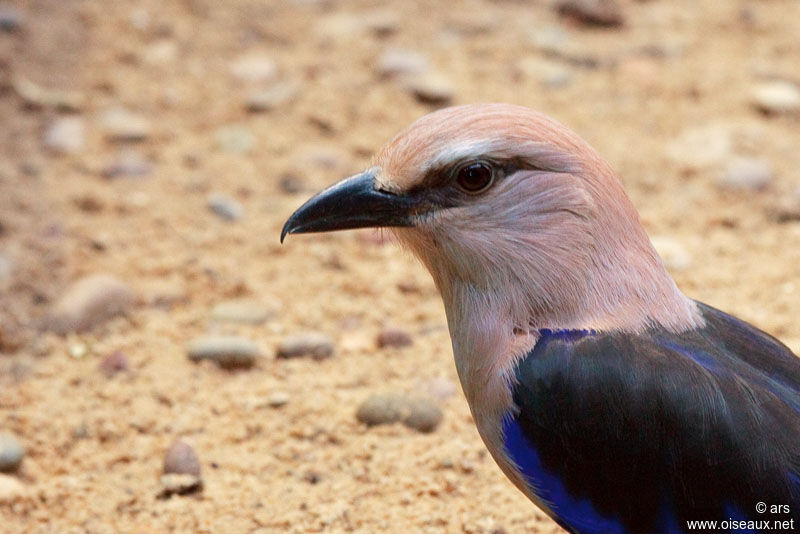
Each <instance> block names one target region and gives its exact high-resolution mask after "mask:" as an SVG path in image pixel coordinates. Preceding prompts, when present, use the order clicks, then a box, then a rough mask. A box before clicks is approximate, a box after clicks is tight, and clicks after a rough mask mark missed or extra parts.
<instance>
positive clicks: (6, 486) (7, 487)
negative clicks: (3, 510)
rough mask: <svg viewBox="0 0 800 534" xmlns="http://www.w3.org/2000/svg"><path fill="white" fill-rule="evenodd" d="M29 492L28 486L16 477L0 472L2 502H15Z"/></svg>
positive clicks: (0, 499)
mask: <svg viewBox="0 0 800 534" xmlns="http://www.w3.org/2000/svg"><path fill="white" fill-rule="evenodd" d="M27 493H28V490H27V488H26V487H25V486H24V485H23V484H22V482H20V481H19V480H17V479H16V478H15V477H12V476H9V475H3V474H0V503H10V502H14V501H16V500H19V499H21V498H23V497H25V496H26V495H27Z"/></svg>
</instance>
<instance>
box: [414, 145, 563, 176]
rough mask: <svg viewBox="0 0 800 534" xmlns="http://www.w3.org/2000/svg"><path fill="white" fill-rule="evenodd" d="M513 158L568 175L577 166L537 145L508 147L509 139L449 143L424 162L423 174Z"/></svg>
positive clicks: (552, 151)
mask: <svg viewBox="0 0 800 534" xmlns="http://www.w3.org/2000/svg"><path fill="white" fill-rule="evenodd" d="M512 156H515V157H522V158H525V159H527V160H529V161H530V162H531V163H534V164H537V166H540V167H542V168H544V169H550V170H553V171H558V172H570V171H573V170H575V168H576V162H575V161H574V158H573V156H572V155H571V154H569V153H568V152H563V151H560V150H557V149H554V147H551V146H548V145H546V144H544V143H538V142H523V143H519V144H515V145H512V146H509V141H508V139H504V138H499V137H498V138H493V139H475V140H467V141H465V140H461V141H457V142H454V143H451V144H449V145H447V146H445V147H444V148H442V149H441V150H439V151H438V152H437V153H436V154H435V155H434V156H433V157H432V158H430V159H429V160H428V161H427V162H426V164H425V167H424V172H428V171H431V170H433V169H439V168H442V167H445V166H447V165H449V164H451V163H453V162H456V161H468V160H474V159H480V158H492V157H497V158H508V157H512Z"/></svg>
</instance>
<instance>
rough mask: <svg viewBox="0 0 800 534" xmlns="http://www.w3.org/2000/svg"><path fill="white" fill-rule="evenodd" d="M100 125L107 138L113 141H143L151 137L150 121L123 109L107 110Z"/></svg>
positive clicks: (101, 118)
mask: <svg viewBox="0 0 800 534" xmlns="http://www.w3.org/2000/svg"><path fill="white" fill-rule="evenodd" d="M100 123H101V126H102V128H103V131H104V133H105V135H106V137H107V138H108V139H110V140H112V141H143V140H145V139H147V138H148V137H150V132H151V127H150V121H149V120H147V118H145V117H144V116H142V115H139V114H138V113H134V112H132V111H130V110H127V109H125V108H122V107H113V108H111V109H108V110H106V111H105V112H104V113H103V114H102V116H101V117H100Z"/></svg>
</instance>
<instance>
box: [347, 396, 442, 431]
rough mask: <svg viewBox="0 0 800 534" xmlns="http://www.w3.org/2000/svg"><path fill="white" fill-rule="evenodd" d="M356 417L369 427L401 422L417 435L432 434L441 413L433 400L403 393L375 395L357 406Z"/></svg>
mask: <svg viewBox="0 0 800 534" xmlns="http://www.w3.org/2000/svg"><path fill="white" fill-rule="evenodd" d="M356 418H357V419H358V420H359V421H361V422H362V423H364V424H366V425H367V426H376V425H388V424H392V423H397V422H401V421H402V423H403V424H404V425H405V426H407V427H409V428H412V429H414V430H417V431H418V432H425V433H428V432H433V431H434V430H435V429H436V427H437V426H438V425H439V423H440V422H441V421H442V411H441V410H440V409H439V407H438V406H437V405H436V402H435V401H434V400H433V399H431V398H430V397H426V396H422V395H415V396H408V395H404V394H402V393H375V394H372V395H370V396H369V397H367V398H366V399H365V400H364V402H363V403H361V406H359V407H358V411H357V412H356Z"/></svg>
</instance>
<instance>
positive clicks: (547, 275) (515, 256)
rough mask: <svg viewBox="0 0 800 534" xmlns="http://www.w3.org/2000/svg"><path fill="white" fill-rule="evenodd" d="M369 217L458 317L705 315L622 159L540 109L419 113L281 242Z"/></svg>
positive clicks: (317, 201) (625, 320)
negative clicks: (490, 311)
mask: <svg viewBox="0 0 800 534" xmlns="http://www.w3.org/2000/svg"><path fill="white" fill-rule="evenodd" d="M362 227H389V228H392V229H393V230H394V231H395V233H396V234H397V236H398V238H399V240H400V241H401V242H402V243H404V244H405V245H406V246H408V247H409V248H410V249H411V251H412V252H413V253H414V254H415V255H416V256H417V257H419V259H420V260H421V261H422V262H423V263H424V264H425V266H426V267H427V268H428V270H430V272H431V274H432V275H433V278H434V280H435V282H436V284H437V286H438V288H439V290H440V291H441V293H442V295H443V297H444V299H445V305H446V307H447V308H448V315H449V316H450V315H452V314H458V313H459V311H458V309H457V308H459V307H463V306H464V305H465V304H464V303H465V302H468V301H469V302H472V303H475V302H478V301H480V302H481V303H482V304H483V305H485V306H488V307H492V306H493V307H495V308H499V309H505V310H508V313H509V314H510V318H509V320H510V321H511V322H512V323H513V324H514V327H515V328H521V329H526V328H528V327H529V326H536V327H551V328H562V327H563V328H567V327H578V328H586V327H587V326H593V327H603V326H607V324H610V323H613V324H616V325H618V324H624V325H625V326H626V327H630V328H631V329H637V328H643V327H644V326H647V325H648V324H653V323H659V324H661V325H663V326H667V327H672V328H673V329H681V328H682V327H683V325H685V324H687V322H693V321H694V320H695V319H696V317H695V315H696V314H695V313H694V312H693V310H692V309H691V306H689V305H688V304H687V303H686V301H688V299H686V298H685V297H684V296H683V295H682V294H681V293H680V292H679V291H678V290H677V288H676V287H675V285H674V283H673V282H672V280H671V278H670V277H669V275H668V274H667V273H666V271H665V269H664V267H663V265H662V263H661V260H660V259H659V257H658V255H657V254H656V252H655V251H654V249H653V247H652V246H651V244H650V241H649V239H648V237H647V235H646V234H645V232H644V230H643V228H642V226H641V223H640V221H639V217H638V214H637V212H636V210H635V209H634V207H633V205H632V204H631V202H630V201H629V199H628V197H627V196H626V195H625V192H624V191H623V189H622V185H621V183H620V182H619V180H618V179H617V178H616V176H615V174H614V173H613V171H612V170H611V169H610V167H609V166H608V165H607V164H606V163H605V161H604V160H603V159H602V158H600V157H599V156H598V155H597V153H596V152H595V151H594V150H593V149H592V148H591V147H590V146H589V145H588V144H587V143H585V142H584V141H583V140H581V139H580V138H579V137H578V136H577V135H576V134H574V133H573V132H571V131H570V130H569V129H567V128H566V127H564V126H563V125H561V124H559V123H558V122H556V121H554V120H552V119H550V118H548V117H547V116H545V115H543V114H541V113H538V112H535V111H533V110H531V109H528V108H524V107H519V106H513V105H507V104H473V105H466V106H458V107H452V108H447V109H443V110H439V111H436V112H434V113H431V114H429V115H426V116H424V117H422V118H420V119H419V120H417V121H416V122H415V123H413V124H412V125H411V126H410V127H408V128H407V129H406V130H404V131H403V132H401V133H400V134H398V135H397V136H396V137H395V138H394V139H393V140H392V141H391V142H389V144H388V145H386V146H385V147H384V148H383V149H382V150H380V151H379V152H378V153H377V154H376V156H375V157H374V158H373V161H372V165H371V166H370V168H369V169H367V170H366V171H364V172H363V173H360V174H357V175H355V176H352V177H350V178H347V179H345V180H343V181H341V182H339V183H337V184H334V185H333V186H331V187H329V188H328V189H325V190H324V191H322V192H320V193H319V194H317V195H316V196H314V197H313V198H311V199H310V200H309V201H308V202H306V203H305V204H304V205H303V206H301V207H300V208H299V209H298V210H297V211H296V212H295V213H294V214H293V215H292V216H291V217H290V218H289V220H288V221H287V222H286V224H285V226H284V228H283V232H282V234H281V240H283V238H284V237H285V236H286V234H294V233H305V232H321V231H330V230H342V229H348V228H362ZM665 303H666V307H667V308H668V309H667V310H666V311H667V312H666V313H665V310H664V309H663V308H664V307H665Z"/></svg>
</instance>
